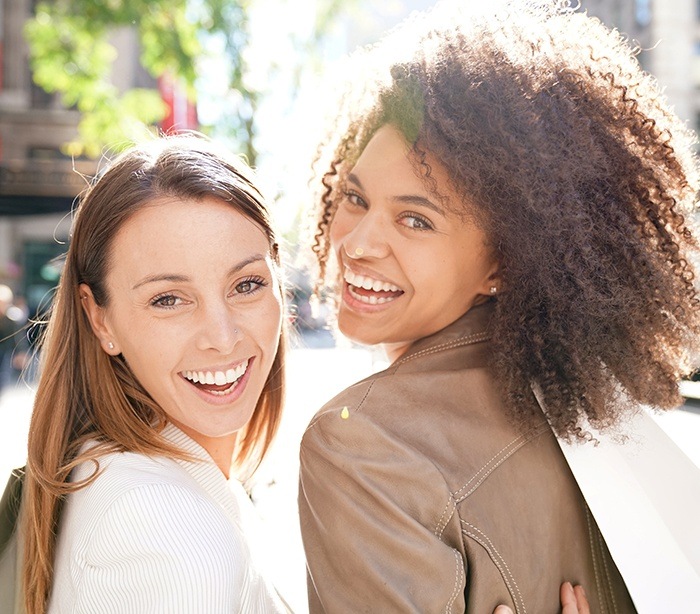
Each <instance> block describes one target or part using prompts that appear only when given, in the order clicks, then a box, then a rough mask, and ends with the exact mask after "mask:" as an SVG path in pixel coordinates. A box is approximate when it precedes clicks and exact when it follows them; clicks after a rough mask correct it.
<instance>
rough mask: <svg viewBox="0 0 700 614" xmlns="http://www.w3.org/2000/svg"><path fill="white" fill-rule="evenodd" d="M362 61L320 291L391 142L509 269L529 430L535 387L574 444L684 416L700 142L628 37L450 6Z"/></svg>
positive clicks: (502, 364) (504, 273)
mask: <svg viewBox="0 0 700 614" xmlns="http://www.w3.org/2000/svg"><path fill="white" fill-rule="evenodd" d="M455 11H456V12H455ZM352 61H353V63H354V66H353V64H351V66H353V67H354V68H357V69H359V70H360V71H361V72H360V73H359V74H360V75H362V77H361V79H362V82H361V85H358V80H357V79H351V80H352V84H351V88H350V90H349V92H348V93H347V94H346V95H345V96H344V98H343V100H342V104H341V105H340V113H339V114H338V116H337V117H335V118H334V119H333V124H332V126H333V129H332V130H331V131H330V132H329V133H328V135H327V138H326V140H325V141H324V143H323V145H322V147H321V148H320V149H319V157H318V160H317V161H316V168H317V171H318V175H319V176H320V184H319V188H320V189H319V197H318V203H319V204H318V208H317V218H316V234H315V243H314V252H315V253H316V256H317V259H318V263H319V266H320V278H321V280H322V281H323V280H324V278H325V277H329V276H330V274H329V273H328V266H327V265H328V260H329V251H330V249H329V248H330V246H329V229H330V225H331V223H332V220H333V216H334V213H335V210H336V208H337V206H338V203H339V201H340V199H341V198H342V197H343V194H342V192H343V189H342V187H343V183H344V181H345V178H346V176H347V174H348V172H349V171H350V170H351V168H352V166H353V165H354V163H355V161H356V160H357V158H358V157H359V155H360V153H361V152H362V150H363V148H364V147H365V145H366V144H367V142H368V141H369V139H370V138H371V137H372V135H373V134H374V133H375V132H376V131H377V129H378V128H379V127H380V126H382V125H384V124H387V123H389V124H392V125H394V126H396V127H398V128H399V129H400V130H401V131H402V133H403V134H404V136H405V137H406V139H407V140H408V142H409V143H410V144H412V146H413V149H412V154H411V155H412V160H413V162H414V164H415V166H416V172H417V173H420V175H421V176H422V177H424V178H425V180H426V182H427V186H428V188H429V189H431V190H432V191H433V193H435V194H437V195H438V196H439V193H438V189H437V188H438V186H436V185H435V184H434V182H431V180H430V168H429V166H428V165H427V163H426V161H425V159H426V157H425V153H426V152H430V154H431V155H432V156H434V158H436V159H437V160H439V162H440V163H441V164H442V165H443V166H444V168H445V169H446V170H447V171H448V174H449V176H450V178H451V182H452V186H451V187H452V188H453V189H454V190H456V191H457V193H458V194H459V195H460V196H461V197H462V202H461V203H459V212H460V213H461V214H462V215H465V216H469V218H471V219H473V220H475V221H476V222H477V223H478V224H479V225H480V227H481V228H482V229H483V230H484V231H485V233H486V235H487V237H488V238H489V241H490V243H491V246H492V248H493V250H494V253H495V254H496V255H497V258H498V260H499V263H500V274H501V280H502V287H503V290H502V292H500V293H499V296H498V299H497V301H496V308H495V317H494V321H493V340H494V341H493V347H494V353H493V365H494V367H495V371H496V373H497V377H498V378H499V379H500V381H501V383H502V386H503V390H504V395H505V396H506V398H507V401H508V406H509V407H510V408H511V409H510V411H511V412H512V414H513V418H515V419H516V420H518V421H520V422H524V423H525V424H528V423H529V424H532V423H533V421H534V420H536V419H537V418H536V416H537V412H538V408H537V404H536V403H535V401H534V399H533V395H532V392H531V390H532V387H533V386H534V387H535V388H536V389H538V391H539V393H540V396H541V400H542V401H543V404H544V406H545V407H546V411H547V413H548V418H549V420H550V423H551V424H552V427H553V428H554V430H555V431H556V432H557V434H558V435H559V436H561V437H564V438H571V437H576V436H583V435H582V426H583V425H584V424H585V420H584V417H585V419H587V421H588V422H589V423H590V424H591V425H592V426H593V427H596V428H605V427H608V426H611V425H613V424H615V423H616V422H617V421H618V418H619V417H620V416H621V415H622V414H623V413H624V412H625V411H626V410H630V409H632V408H634V407H636V406H638V404H640V403H641V404H647V405H650V406H653V407H658V408H670V407H674V406H677V405H679V404H680V403H681V397H680V395H679V391H678V381H679V379H680V378H681V376H682V375H683V374H685V373H687V372H688V371H690V370H691V369H692V361H693V358H694V357H696V356H697V354H696V351H697V349H696V348H697V339H698V333H700V311H699V309H698V307H699V300H698V296H697V291H696V288H695V285H694V268H693V263H692V259H693V258H694V257H695V256H696V252H697V244H696V242H695V239H694V237H693V235H692V234H691V230H690V217H689V216H690V215H692V214H693V213H694V209H695V205H696V202H695V199H696V190H697V187H698V176H697V165H696V160H695V158H694V154H693V145H694V137H693V135H692V133H691V132H690V131H689V130H688V129H687V128H685V126H684V125H683V123H682V122H681V121H680V120H679V119H678V118H677V117H676V116H675V115H674V114H673V112H672V111H671V110H670V108H669V107H668V105H667V104H666V102H665V101H664V99H663V97H662V95H661V93H660V91H659V88H658V86H657V85H656V83H655V82H654V80H653V79H652V78H651V77H650V76H649V75H647V74H645V73H644V72H643V71H642V70H641V68H640V66H639V64H638V62H637V60H636V58H635V52H634V50H633V49H631V48H630V47H629V46H628V45H627V43H626V42H625V41H624V40H623V39H622V37H621V36H620V35H619V34H618V33H617V32H615V31H610V30H608V29H607V28H606V27H605V26H603V25H602V24H601V23H600V22H599V21H598V20H597V19H594V18H591V17H588V16H587V15H585V14H583V13H578V12H575V11H574V10H573V9H572V8H570V7H569V5H568V3H567V2H561V1H556V2H555V1H552V2H537V3H531V2H525V1H520V2H507V3H505V4H502V5H500V8H497V9H494V10H490V12H488V13H481V14H469V13H467V12H465V10H464V9H461V10H460V9H454V8H452V9H451V8H450V7H447V6H441V7H438V8H436V9H435V10H433V11H432V12H431V13H429V14H428V15H427V16H426V15H424V16H422V17H420V18H414V19H412V20H409V21H408V22H406V23H405V24H403V25H402V26H401V27H399V28H398V29H397V30H396V31H394V32H392V33H390V35H389V36H388V37H387V38H386V39H385V40H384V41H382V42H381V43H380V44H379V45H377V46H375V47H373V48H370V49H367V50H363V51H362V52H360V53H359V54H356V56H355V57H354V58H353V60H352ZM371 73H373V74H371ZM348 74H350V73H348Z"/></svg>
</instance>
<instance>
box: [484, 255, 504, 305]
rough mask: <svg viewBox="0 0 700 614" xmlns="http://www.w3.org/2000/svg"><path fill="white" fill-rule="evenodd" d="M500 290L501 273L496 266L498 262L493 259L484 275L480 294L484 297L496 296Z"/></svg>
mask: <svg viewBox="0 0 700 614" xmlns="http://www.w3.org/2000/svg"><path fill="white" fill-rule="evenodd" d="M501 289H502V285H501V271H500V267H499V266H498V261H496V259H495V258H494V260H493V262H492V263H491V266H490V267H489V269H488V271H487V272H486V275H484V280H483V284H482V286H481V294H484V295H486V296H496V295H497V294H498V293H499V292H500V291H501Z"/></svg>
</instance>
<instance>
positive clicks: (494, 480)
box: [299, 303, 635, 614]
mask: <svg viewBox="0 0 700 614" xmlns="http://www.w3.org/2000/svg"><path fill="white" fill-rule="evenodd" d="M492 312H493V305H492V304H491V303H486V304H484V305H481V306H478V307H474V308H472V309H471V310H470V311H469V312H467V313H466V314H465V315H464V316H462V317H461V318H460V319H459V320H457V321H456V322H454V323H453V324H451V325H449V326H448V327H446V328H445V329H443V330H441V331H439V332H438V333H436V334H434V335H432V336H430V337H427V338H425V339H422V340H420V341H418V342H416V343H415V344H413V346H412V347H411V348H410V349H409V350H408V351H407V352H406V353H405V354H404V355H403V356H402V357H401V358H400V359H398V360H397V361H396V362H394V363H393V364H392V365H391V366H390V367H389V368H388V369H386V370H385V371H382V372H380V373H377V374H374V375H372V376H371V377H368V378H367V379H365V380H363V381H361V382H359V383H357V384H355V385H353V386H351V387H350V388H348V389H346V390H345V391H343V392H342V393H341V394H339V395H338V396H337V397H335V398H334V399H333V400H331V401H330V402H329V403H327V404H326V405H325V406H324V407H323V408H322V409H321V410H320V411H319V412H318V413H317V414H316V416H315V417H314V419H313V420H312V421H311V423H310V425H309V426H308V428H307V430H306V432H305V434H304V437H303V440H302V446H301V474H300V489H299V510H300V520H301V530H302V536H303V541H304V548H305V551H306V557H307V564H308V591H309V607H310V612H311V613H312V614H315V613H319V612H328V613H331V614H335V613H337V614H346V613H350V612H352V613H355V612H380V613H382V614H388V613H393V612H397V613H398V612H401V613H408V612H420V613H422V614H428V613H432V612H474V613H478V614H491V612H493V610H494V608H495V607H496V606H497V605H498V604H501V603H504V604H507V605H509V606H511V607H512V608H513V610H514V612H516V613H518V614H525V613H530V614H542V613H548V612H549V613H552V614H553V613H555V612H559V611H560V605H559V586H560V584H561V583H562V582H563V581H566V580H568V581H571V582H574V583H581V584H583V586H584V588H585V590H586V593H587V596H588V599H589V601H590V605H591V612H596V613H599V614H606V613H614V612H621V613H622V612H624V613H627V612H634V611H635V609H634V606H633V604H632V601H631V598H630V596H629V594H628V592H627V589H626V587H625V584H624V581H623V580H622V578H621V577H620V575H619V573H618V570H617V568H616V566H615V564H614V562H613V560H612V558H611V557H610V554H609V552H608V549H607V547H606V545H605V542H604V540H603V537H602V535H601V534H600V531H599V530H598V527H597V525H596V523H595V521H594V519H593V517H592V516H591V513H590V511H589V509H588V507H587V505H586V502H585V500H584V498H583V496H582V495H581V492H580V490H579V488H578V486H577V484H576V481H575V479H574V477H573V476H572V474H571V471H570V470H569V467H568V465H567V463H566V460H565V458H564V456H563V455H562V452H561V450H560V448H559V445H558V443H557V441H556V439H555V437H554V435H553V434H552V431H551V429H550V427H549V425H548V424H547V422H546V420H545V419H544V416H543V418H542V422H541V424H540V425H539V427H538V428H537V429H535V430H534V432H530V434H528V435H524V434H522V433H521V432H520V431H519V430H518V428H517V427H516V426H514V425H513V424H512V422H511V421H509V420H508V419H507V418H506V412H505V410H504V406H503V400H502V396H501V394H500V393H499V388H498V386H497V383H496V381H495V379H494V376H493V374H492V372H491V370H490V368H489V331H488V323H489V319H490V316H491V314H492Z"/></svg>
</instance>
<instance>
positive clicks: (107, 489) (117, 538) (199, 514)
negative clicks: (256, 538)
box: [62, 452, 237, 552]
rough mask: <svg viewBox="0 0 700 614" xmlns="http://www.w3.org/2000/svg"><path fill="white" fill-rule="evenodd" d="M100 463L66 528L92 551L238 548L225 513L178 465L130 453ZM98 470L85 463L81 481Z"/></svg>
mask: <svg viewBox="0 0 700 614" xmlns="http://www.w3.org/2000/svg"><path fill="white" fill-rule="evenodd" d="M99 462H100V473H99V474H98V476H97V477H96V478H95V480H94V481H93V482H92V483H91V484H89V485H88V486H86V487H85V488H82V489H79V490H77V491H76V492H74V493H72V494H71V495H70V496H69V498H68V502H67V505H66V509H65V514H64V515H65V518H64V519H63V521H64V522H63V525H62V530H64V529H65V530H66V531H68V532H70V533H71V534H72V535H74V536H75V537H79V538H80V539H81V540H82V541H84V542H86V546H87V542H89V544H90V549H91V550H93V551H100V550H109V549H113V550H116V549H117V548H116V546H117V545H118V544H121V547H123V548H126V549H129V548H131V547H137V546H139V545H144V543H145V542H146V541H149V540H150V541H151V542H153V543H155V542H156V541H160V542H162V543H163V544H165V543H168V542H170V543H168V548H169V549H171V550H172V549H176V548H180V549H182V550H183V551H186V552H191V551H197V550H205V549H206V548H214V549H216V550H220V549H221V548H235V547H236V546H237V544H235V543H232V538H233V537H234V536H235V533H234V532H233V531H232V530H231V522H230V521H229V519H228V517H227V516H226V514H225V512H224V511H223V510H222V509H221V507H220V506H219V505H217V503H216V502H215V501H214V500H213V499H212V498H211V496H210V495H209V494H208V493H207V492H206V491H205V490H204V489H203V488H202V487H201V486H200V485H198V484H197V483H196V482H195V481H194V480H193V479H192V478H191V477H190V476H189V475H188V474H187V472H186V471H185V470H184V469H183V468H182V467H180V466H179V465H178V464H177V463H176V462H175V461H173V460H171V459H167V458H151V457H148V456H145V455H142V454H136V453H128V452H126V453H118V454H110V455H107V456H104V457H102V458H101V459H100V461H99ZM93 468H94V465H93V463H90V462H86V463H83V464H82V465H81V466H80V467H79V469H78V471H77V472H76V477H77V478H81V477H85V475H89V474H90V473H91V472H92V470H93ZM174 535H177V539H176V540H173V539H172V537H173V536H174ZM130 540H132V541H134V543H133V544H130V543H129V542H130ZM233 541H234V542H235V541H236V540H233ZM136 542H138V544H137V543H136Z"/></svg>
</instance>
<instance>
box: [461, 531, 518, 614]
mask: <svg viewBox="0 0 700 614" xmlns="http://www.w3.org/2000/svg"><path fill="white" fill-rule="evenodd" d="M460 522H461V523H462V524H463V525H465V526H466V527H470V528H471V529H473V530H474V531H476V533H479V535H480V536H481V538H480V537H479V535H476V534H475V533H472V532H470V531H469V530H467V529H463V531H464V534H465V535H468V536H469V537H471V538H472V539H473V540H474V541H476V542H478V543H479V544H481V545H482V546H483V547H484V548H485V549H486V551H487V552H488V553H489V556H490V557H491V560H492V561H493V563H494V564H495V565H496V567H497V568H498V570H499V571H500V572H501V577H502V578H503V581H504V582H505V583H506V586H507V587H508V591H509V592H510V595H511V597H512V598H513V603H514V605H515V611H516V614H519V613H520V612H522V613H523V614H527V609H526V608H525V602H524V601H523V596H522V594H521V593H520V588H518V584H517V582H516V581H515V578H514V577H513V574H512V573H511V571H510V569H509V568H508V564H507V563H506V561H505V559H504V558H503V556H501V553H500V552H499V551H498V549H497V548H496V547H495V546H494V545H493V542H492V541H491V540H490V539H489V537H488V536H487V535H486V534H485V533H484V532H483V531H480V530H479V529H477V528H476V527H475V526H474V525H473V524H470V523H468V522H467V521H466V520H464V519H460ZM484 542H486V543H484ZM509 578H510V581H509ZM511 582H512V584H513V586H511ZM521 606H522V609H521Z"/></svg>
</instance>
